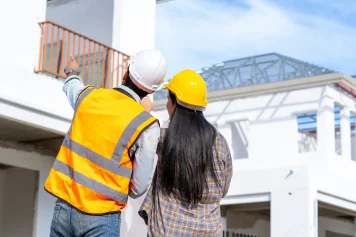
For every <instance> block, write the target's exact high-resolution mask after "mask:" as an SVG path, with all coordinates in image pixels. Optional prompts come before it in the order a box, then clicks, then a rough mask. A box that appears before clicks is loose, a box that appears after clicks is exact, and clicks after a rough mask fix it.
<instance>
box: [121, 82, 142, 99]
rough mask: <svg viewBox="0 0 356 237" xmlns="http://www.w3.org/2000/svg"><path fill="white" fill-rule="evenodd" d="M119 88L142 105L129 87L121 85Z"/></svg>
mask: <svg viewBox="0 0 356 237" xmlns="http://www.w3.org/2000/svg"><path fill="white" fill-rule="evenodd" d="M117 88H120V89H122V90H124V91H126V92H127V93H129V94H130V95H131V96H132V97H133V98H134V99H135V100H136V101H137V102H138V103H140V101H141V99H140V97H139V96H138V95H137V94H136V93H135V92H134V91H133V90H131V89H130V88H128V87H127V86H124V85H120V86H118V87H117Z"/></svg>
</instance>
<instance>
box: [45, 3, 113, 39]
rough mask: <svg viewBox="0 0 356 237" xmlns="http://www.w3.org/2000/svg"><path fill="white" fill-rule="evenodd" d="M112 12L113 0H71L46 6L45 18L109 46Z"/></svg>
mask: <svg viewBox="0 0 356 237" xmlns="http://www.w3.org/2000/svg"><path fill="white" fill-rule="evenodd" d="M116 1H117V0H116ZM113 14H114V0H105V1H103V0H73V1H70V2H69V3H66V4H62V5H56V6H54V7H49V8H47V12H46V20H49V21H53V22H54V23H57V24H59V25H61V26H64V27H66V28H69V29H71V30H73V31H76V32H78V33H80V34H83V35H85V36H88V37H90V38H92V39H94V40H96V41H99V42H100V43H103V44H106V45H109V46H111V43H112V27H113Z"/></svg>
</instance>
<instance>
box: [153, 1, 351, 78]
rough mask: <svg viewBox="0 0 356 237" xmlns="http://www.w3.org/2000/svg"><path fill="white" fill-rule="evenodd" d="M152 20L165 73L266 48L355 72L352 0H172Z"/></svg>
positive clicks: (254, 53) (207, 64)
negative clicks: (164, 64) (166, 69)
mask: <svg viewBox="0 0 356 237" xmlns="http://www.w3.org/2000/svg"><path fill="white" fill-rule="evenodd" d="M156 22H157V23H156V48H158V49H160V50H162V52H163V53H164V55H165V56H166V58H167V61H168V72H167V79H169V78H171V77H172V76H173V75H174V74H175V73H177V72H179V71H180V70H183V69H186V68H190V69H193V70H196V71H198V70H200V69H201V68H203V67H209V66H212V65H214V64H218V63H221V62H223V61H227V60H231V59H238V58H242V57H246V56H253V55H259V54H265V53H271V52H276V53H280V54H283V55H286V56H289V57H294V58H296V59H299V60H302V61H306V62H309V63H313V64H316V65H319V66H323V67H326V68H329V69H332V70H334V71H339V72H344V73H346V74H349V75H355V74H356V0H173V1H170V2H166V3H161V4H158V5H157V10H156Z"/></svg>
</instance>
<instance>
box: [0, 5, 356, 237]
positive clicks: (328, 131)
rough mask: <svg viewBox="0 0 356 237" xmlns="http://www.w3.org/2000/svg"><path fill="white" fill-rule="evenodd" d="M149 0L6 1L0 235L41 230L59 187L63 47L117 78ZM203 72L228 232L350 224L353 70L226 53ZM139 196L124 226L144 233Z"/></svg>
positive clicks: (160, 96) (64, 111)
mask: <svg viewBox="0 0 356 237" xmlns="http://www.w3.org/2000/svg"><path fill="white" fill-rule="evenodd" d="M160 2H164V1H160ZM156 4H157V2H156V1H155V0H105V1H103V0H52V1H46V0H33V1H28V0H18V1H6V3H5V2H4V3H2V7H0V12H1V14H0V18H1V20H2V21H1V22H2V23H0V24H1V28H2V29H3V32H8V33H7V36H8V37H2V38H1V42H2V44H0V45H1V46H0V47H1V50H0V52H1V53H2V55H3V57H1V58H2V59H1V64H0V65H1V66H0V67H1V69H2V72H3V73H2V76H1V77H0V81H1V84H0V85H1V86H0V237H17V236H21V237H23V236H33V237H43V236H49V228H50V225H51V219H52V215H53V206H54V202H55V199H54V198H53V197H52V196H51V195H49V194H48V193H46V192H45V191H44V189H43V184H44V182H45V180H46V178H47V175H48V173H49V170H50V168H51V166H52V164H53V161H54V158H55V155H56V153H57V151H58V148H59V146H60V144H61V142H62V139H63V137H64V135H65V134H66V132H67V130H68V128H69V126H70V122H71V119H72V116H73V111H72V109H71V107H70V106H69V104H68V102H67V99H66V97H65V95H64V93H63V91H62V85H63V73H62V72H63V67H64V66H65V63H66V61H67V59H68V57H69V55H70V54H73V55H74V57H75V58H76V59H77V60H78V61H79V62H80V64H81V66H82V68H81V69H82V77H83V79H84V81H85V82H86V83H87V84H94V85H96V86H101V87H112V86H116V85H118V84H120V80H121V77H122V75H123V73H124V71H125V69H126V67H127V62H128V58H129V55H131V54H132V53H133V52H135V51H138V50H140V49H144V48H153V47H154V40H155V39H154V34H155V33H154V32H155V8H156ZM19 6H21V7H19ZM14 13H16V14H14ZM201 74H202V76H203V77H204V79H206V81H207V84H208V87H209V101H210V105H209V107H208V109H207V111H206V113H205V115H206V117H207V118H208V120H209V121H211V122H212V123H213V124H214V125H215V126H216V127H217V128H218V129H219V131H220V132H221V133H222V134H223V135H224V136H225V137H226V139H227V141H228V142H229V144H230V148H231V152H232V154H233V159H234V176H233V180H232V183H231V186H230V191H229V193H228V195H227V197H226V198H225V199H224V200H223V201H222V208H221V209H222V223H223V226H224V229H225V230H227V231H229V233H230V236H231V233H232V232H234V233H241V234H246V235H251V236H260V237H269V236H272V237H289V236H291V237H292V236H293V237H295V236H300V237H312V236H313V237H315V236H319V237H324V236H325V237H347V236H354V235H355V233H356V224H355V218H354V217H355V215H356V191H354V190H353V187H354V186H355V184H356V175H355V174H356V163H355V161H354V160H356V153H355V142H356V141H355V139H354V136H355V132H354V131H355V113H356V107H355V95H356V93H355V90H356V83H355V81H354V79H353V78H352V77H350V76H348V75H345V74H342V73H337V72H334V71H332V70H328V69H325V68H321V67H317V66H315V65H311V64H308V63H304V62H301V61H299V60H296V59H292V58H289V57H285V56H282V55H279V54H268V55H260V56H255V57H249V58H244V59H239V60H232V61H227V62H224V63H221V64H217V65H214V66H212V67H210V68H205V69H203V70H202V71H201ZM164 98H165V94H164V92H159V93H157V95H155V101H156V102H155V103H156V109H155V111H154V114H155V115H156V116H157V117H158V118H159V119H160V120H161V124H162V125H163V126H166V125H167V121H168V115H167V113H166V111H165V99H164ZM141 201H142V198H141V199H138V200H132V199H130V200H129V205H128V207H127V209H126V210H125V211H124V212H123V217H122V223H121V229H122V236H145V233H146V230H145V228H146V226H145V224H144V222H143V221H142V220H141V218H139V217H138V215H137V211H138V208H139V206H140V202H141Z"/></svg>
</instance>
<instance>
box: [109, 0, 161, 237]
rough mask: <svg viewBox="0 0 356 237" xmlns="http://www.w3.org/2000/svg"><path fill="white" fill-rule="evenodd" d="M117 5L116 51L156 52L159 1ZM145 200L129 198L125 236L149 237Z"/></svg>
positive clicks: (130, 1)
mask: <svg viewBox="0 0 356 237" xmlns="http://www.w3.org/2000/svg"><path fill="white" fill-rule="evenodd" d="M113 1H114V8H113V24H112V30H113V34H112V47H113V48H115V49H117V50H119V51H121V52H123V53H126V54H128V55H132V54H133V53H136V52H138V51H140V50H142V49H152V48H154V46H155V27H156V0H113ZM118 80H120V78H118ZM151 99H153V97H151ZM143 200H144V196H142V197H140V198H138V199H131V198H129V201H128V205H127V207H126V208H125V210H124V211H123V212H122V217H121V236H146V235H147V234H146V229H147V226H146V224H145V223H144V221H143V220H142V218H141V217H140V216H139V215H138V213H137V211H138V210H139V208H140V206H141V204H142V201H143Z"/></svg>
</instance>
